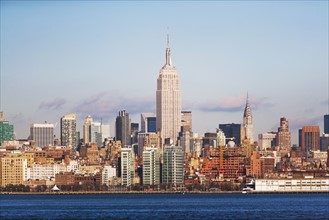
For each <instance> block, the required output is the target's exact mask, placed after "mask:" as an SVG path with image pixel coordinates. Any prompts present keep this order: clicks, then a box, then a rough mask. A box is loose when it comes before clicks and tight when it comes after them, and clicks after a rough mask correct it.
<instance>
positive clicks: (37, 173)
mask: <svg viewBox="0 0 329 220" xmlns="http://www.w3.org/2000/svg"><path fill="white" fill-rule="evenodd" d="M28 169H29V170H30V172H29V173H30V176H29V177H28V179H32V180H36V179H38V180H46V179H50V178H52V177H55V175H56V174H57V173H60V172H66V166H65V165H64V164H56V163H55V164H54V163H52V164H50V163H47V164H33V165H32V166H31V168H28Z"/></svg>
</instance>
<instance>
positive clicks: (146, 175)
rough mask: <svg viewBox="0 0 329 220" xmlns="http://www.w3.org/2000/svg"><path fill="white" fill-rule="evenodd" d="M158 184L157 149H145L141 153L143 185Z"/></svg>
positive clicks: (158, 162)
mask: <svg viewBox="0 0 329 220" xmlns="http://www.w3.org/2000/svg"><path fill="white" fill-rule="evenodd" d="M157 184H160V155H159V152H158V150H157V148H151V147H147V148H145V150H144V152H143V185H157Z"/></svg>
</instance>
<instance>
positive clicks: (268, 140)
mask: <svg viewBox="0 0 329 220" xmlns="http://www.w3.org/2000/svg"><path fill="white" fill-rule="evenodd" d="M275 138H276V133H263V134H259V135H258V144H259V147H260V149H261V150H266V149H271V148H272V147H273V146H275V144H274V141H275Z"/></svg>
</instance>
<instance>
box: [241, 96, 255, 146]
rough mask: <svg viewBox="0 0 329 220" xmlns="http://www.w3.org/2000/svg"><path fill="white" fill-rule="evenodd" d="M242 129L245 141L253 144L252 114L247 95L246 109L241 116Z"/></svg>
mask: <svg viewBox="0 0 329 220" xmlns="http://www.w3.org/2000/svg"><path fill="white" fill-rule="evenodd" d="M243 128H244V135H245V137H244V138H246V139H249V140H250V143H251V144H253V143H254V125H253V123H252V114H251V108H250V105H249V97H248V95H247V102H246V107H245V109H244V114H243Z"/></svg>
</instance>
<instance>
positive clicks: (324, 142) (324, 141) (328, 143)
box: [320, 134, 329, 152]
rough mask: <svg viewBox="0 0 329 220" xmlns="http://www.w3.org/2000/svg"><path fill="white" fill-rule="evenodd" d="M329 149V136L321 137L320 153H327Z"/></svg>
mask: <svg viewBox="0 0 329 220" xmlns="http://www.w3.org/2000/svg"><path fill="white" fill-rule="evenodd" d="M328 149H329V134H323V135H322V136H321V137H320V151H323V152H326V151H327V150H328Z"/></svg>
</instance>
